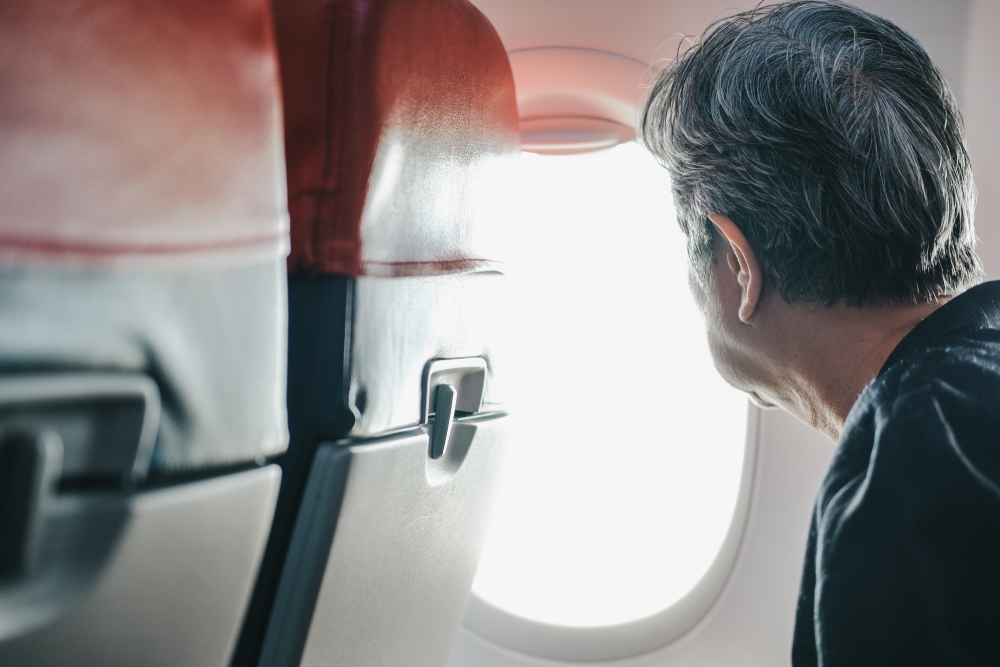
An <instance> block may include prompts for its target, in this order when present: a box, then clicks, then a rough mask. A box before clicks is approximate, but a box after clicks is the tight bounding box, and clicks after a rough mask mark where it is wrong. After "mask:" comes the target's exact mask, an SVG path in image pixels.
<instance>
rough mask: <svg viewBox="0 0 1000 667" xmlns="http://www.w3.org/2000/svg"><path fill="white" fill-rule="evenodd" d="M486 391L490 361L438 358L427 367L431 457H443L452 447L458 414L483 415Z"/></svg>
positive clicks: (425, 413)
mask: <svg viewBox="0 0 1000 667" xmlns="http://www.w3.org/2000/svg"><path fill="white" fill-rule="evenodd" d="M485 388H486V360H485V359H483V358H482V357H464V358H461V359H434V360H432V361H429V362H428V363H427V366H426V367H425V368H424V392H423V394H424V396H423V405H422V406H421V408H422V409H421V412H422V414H421V422H422V423H424V424H428V423H430V418H431V416H433V417H434V425H433V427H432V428H431V445H430V452H429V454H430V457H431V458H432V459H436V458H440V457H441V456H442V455H443V454H444V452H445V450H446V449H447V447H448V436H449V435H450V434H451V424H452V422H453V421H454V420H455V413H456V412H460V413H463V414H474V413H476V412H479V409H480V407H481V406H482V403H483V393H484V391H485Z"/></svg>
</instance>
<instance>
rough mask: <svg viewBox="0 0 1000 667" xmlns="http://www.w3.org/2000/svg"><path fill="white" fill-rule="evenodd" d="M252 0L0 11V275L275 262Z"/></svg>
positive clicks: (261, 27)
mask: <svg viewBox="0 0 1000 667" xmlns="http://www.w3.org/2000/svg"><path fill="white" fill-rule="evenodd" d="M276 69H277V68H276V60H275V57H274V44H273V35H272V24H271V16H270V9H269V7H268V5H267V3H266V2H263V1H262V0H213V1H212V2H203V1H202V0H183V1H177V0H144V1H143V2H116V1H99V0H77V1H72V0H55V1H47V2H37V1H36V0H4V2H2V3H0V173H2V174H3V178H2V179H0V266H3V265H7V266H10V265H12V264H14V265H20V264H24V263H37V262H39V261H43V262H46V263H57V264H66V263H69V264H77V265H78V264H85V265H93V264H97V265H107V264H116V265H118V264H122V263H129V262H132V263H141V264H142V265H150V264H151V263H152V264H157V265H165V266H166V267H169V268H174V267H180V266H186V265H192V264H193V265H205V266H209V267H213V268H215V267H219V265H220V263H223V264H224V263H226V262H229V261H230V260H238V261H241V262H245V261H246V260H247V259H248V258H252V259H256V260H263V259H266V258H278V257H280V256H281V255H282V253H284V252H286V251H287V222H286V220H287V217H286V202H285V189H284V184H283V182H282V181H283V180H284V174H283V172H282V169H281V164H282V160H281V154H282V145H281V112H280V100H279V99H278V92H277V91H278V88H277V86H276V85H275V82H276V79H277V74H278V73H277V71H276Z"/></svg>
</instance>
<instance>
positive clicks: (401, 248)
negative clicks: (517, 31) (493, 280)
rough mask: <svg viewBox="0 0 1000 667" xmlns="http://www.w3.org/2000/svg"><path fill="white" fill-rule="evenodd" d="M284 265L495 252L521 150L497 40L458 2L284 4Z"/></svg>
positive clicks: (440, 267)
mask: <svg viewBox="0 0 1000 667" xmlns="http://www.w3.org/2000/svg"><path fill="white" fill-rule="evenodd" d="M275 21H276V27H277V34H278V45H279V53H280V56H281V74H282V85H283V89H284V90H283V94H284V99H285V142H286V154H287V164H288V187H289V209H290V213H291V220H292V253H291V257H290V260H289V270H290V271H309V272H313V273H336V274H342V275H348V276H366V275H370V276H416V275H431V274H438V273H451V272H455V271H466V270H472V269H477V268H484V267H489V266H492V265H494V264H495V262H496V260H498V259H499V250H498V248H499V244H498V243H497V237H498V236H500V235H502V230H498V229H497V225H498V224H499V221H498V218H497V217H496V216H494V217H493V218H492V219H491V218H490V212H489V211H488V210H484V209H488V208H489V207H490V206H491V205H492V203H491V199H492V198H495V196H496V194H497V193H496V190H497V188H498V187H501V186H498V185H497V179H500V178H501V176H500V173H501V170H500V169H498V167H497V165H498V163H500V162H503V160H499V158H506V157H510V156H512V155H517V154H518V152H519V150H520V140H519V135H518V118H517V108H516V103H515V97H514V82H513V78H512V75H511V70H510V64H509V62H508V60H507V54H506V52H505V51H504V48H503V45H502V44H501V42H500V39H499V37H498V36H497V34H496V32H495V31H494V29H493V27H492V26H491V25H490V23H489V21H487V19H486V17H484V16H483V15H482V14H481V13H480V12H479V10H477V9H476V8H475V7H474V6H472V5H471V4H470V3H469V2H466V1H465V0H328V1H327V2H322V3H317V2H304V1H289V0H285V1H279V2H277V3H276V5H275Z"/></svg>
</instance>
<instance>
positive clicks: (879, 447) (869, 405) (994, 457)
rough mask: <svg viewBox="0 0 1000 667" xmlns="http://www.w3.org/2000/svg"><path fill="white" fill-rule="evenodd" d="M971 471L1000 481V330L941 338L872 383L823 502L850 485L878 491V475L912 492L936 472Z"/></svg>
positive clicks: (945, 475)
mask: <svg viewBox="0 0 1000 667" xmlns="http://www.w3.org/2000/svg"><path fill="white" fill-rule="evenodd" d="M967 472H975V474H979V473H982V474H983V475H985V477H987V478H989V479H992V480H995V481H996V482H997V483H998V488H1000V331H982V330H976V331H965V332H959V333H956V334H954V335H948V336H943V337H940V338H938V339H936V340H935V341H934V342H933V343H931V344H929V345H927V346H923V347H921V348H917V349H914V350H911V351H910V352H908V353H907V354H906V355H903V356H901V357H900V358H899V359H898V360H897V361H896V362H895V363H894V364H893V365H892V366H891V367H889V368H887V369H886V370H885V371H884V372H883V373H882V374H881V375H880V376H879V377H878V378H876V379H875V380H874V381H873V382H872V383H871V384H870V385H869V386H868V387H866V389H865V391H864V392H863V393H862V395H861V397H860V398H859V399H858V403H857V404H856V405H855V406H854V409H852V411H851V414H850V416H849V418H848V420H847V422H846V423H845V428H844V432H843V435H842V437H841V441H840V445H839V447H838V449H837V453H836V454H835V456H834V460H833V462H832V464H831V466H830V469H829V471H828V474H827V478H826V479H825V480H824V484H823V488H822V490H821V493H820V504H821V506H824V505H826V504H828V503H829V502H830V501H832V500H833V497H834V496H836V495H838V494H840V495H842V494H844V493H845V492H848V490H849V489H855V490H861V489H862V488H868V490H869V493H870V492H872V491H874V489H872V488H869V487H870V485H871V484H873V483H876V482H877V483H878V484H877V485H878V486H879V487H880V488H881V490H883V491H886V492H891V493H892V494H895V493H901V494H904V495H905V494H908V493H909V490H910V489H915V488H924V489H926V488H927V485H926V483H927V482H928V481H929V480H930V479H931V478H933V477H937V478H938V479H939V480H940V481H946V480H948V479H950V480H952V481H955V482H956V483H960V482H959V481H958V480H960V479H961V478H962V477H963V476H964V474H965V473H967ZM937 486H938V487H940V485H937ZM946 486H948V485H946ZM891 489H895V491H891Z"/></svg>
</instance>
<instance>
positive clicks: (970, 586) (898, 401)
mask: <svg viewBox="0 0 1000 667" xmlns="http://www.w3.org/2000/svg"><path fill="white" fill-rule="evenodd" d="M792 663H793V665H794V666H795V667H809V666H811V665H822V666H823V667H864V666H868V665H872V666H875V665H877V666H878V667H894V666H896V665H899V666H903V665H905V666H907V667H909V666H912V665H994V666H996V665H1000V282H991V283H985V284H983V285H979V286H977V287H974V288H972V289H970V290H969V291H967V292H965V293H964V294H962V295H960V296H958V297H956V298H955V299H953V300H951V301H950V302H949V303H947V304H945V305H944V306H942V307H941V308H939V309H938V310H936V311H935V312H934V313H933V314H931V315H930V316H929V317H928V318H927V319H925V320H924V321H923V322H921V323H920V324H918V325H917V326H916V327H915V328H914V329H913V330H912V331H911V332H910V333H909V334H908V335H907V336H906V337H905V338H904V339H903V340H902V341H901V342H900V344H899V345H898V346H897V347H896V349H895V350H894V351H893V353H892V355H891V356H890V357H889V359H888V360H887V361H886V362H885V365H884V366H883V367H882V370H881V372H880V373H879V375H878V377H877V378H875V380H873V381H872V382H871V384H869V385H868V386H867V387H866V388H865V390H864V391H863V392H862V393H861V396H860V397H859V398H858V400H857V402H856V403H855V404H854V407H853V408H852V409H851V412H850V414H849V415H848V416H847V421H846V423H845V425H844V431H843V434H842V436H841V439H840V444H839V446H838V448H837V452H836V454H835V455H834V457H833V461H832V463H831V464H830V469H829V470H828V471H827V474H826V478H825V479H824V480H823V485H822V487H821V488H820V491H819V496H818V497H817V499H816V507H815V511H814V513H813V520H812V527H811V528H810V531H809V544H808V548H807V551H806V558H805V567H804V569H803V573H802V586H801V589H800V592H799V605H798V613H797V618H796V623H795V639H794V643H793V646H792Z"/></svg>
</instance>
